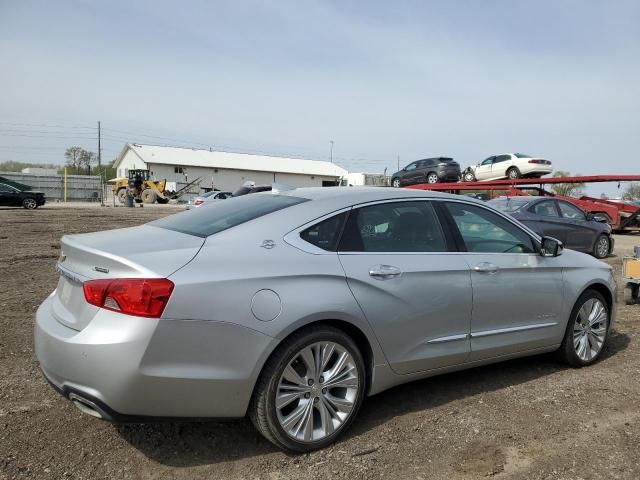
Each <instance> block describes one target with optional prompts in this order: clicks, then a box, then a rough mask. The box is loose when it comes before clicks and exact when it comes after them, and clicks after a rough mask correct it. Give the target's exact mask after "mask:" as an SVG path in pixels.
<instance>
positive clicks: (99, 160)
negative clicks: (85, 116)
mask: <svg viewBox="0 0 640 480" xmlns="http://www.w3.org/2000/svg"><path fill="white" fill-rule="evenodd" d="M100 140H101V138H100V121H99V120H98V168H100V165H101V164H102V149H101V148H100Z"/></svg>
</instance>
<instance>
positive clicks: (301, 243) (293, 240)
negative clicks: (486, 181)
mask: <svg viewBox="0 0 640 480" xmlns="http://www.w3.org/2000/svg"><path fill="white" fill-rule="evenodd" d="M425 201H428V202H455V203H462V204H464V205H470V206H476V207H479V208H483V209H485V210H487V211H488V212H490V213H494V214H496V215H498V216H500V217H502V218H503V219H504V220H506V221H508V222H509V223H510V224H511V225H513V226H514V227H516V228H518V229H520V230H521V231H523V232H524V233H525V234H527V235H528V236H529V237H532V238H533V240H534V241H535V243H536V246H538V247H540V242H541V241H542V237H540V235H538V234H537V233H535V232H534V231H533V230H531V229H529V228H528V227H527V226H526V225H523V224H520V223H518V222H517V220H515V219H514V218H513V217H511V216H509V215H507V214H505V213H503V212H501V211H499V210H496V209H492V208H490V207H487V206H486V205H483V204H482V203H479V202H478V203H476V202H470V201H468V200H466V199H457V198H442V197H404V198H403V197H399V198H398V197H396V198H387V199H384V200H370V201H367V202H362V203H356V204H354V205H351V206H349V207H345V208H341V209H339V210H334V211H333V212H330V213H327V214H325V215H323V216H321V217H317V218H315V219H313V220H310V221H308V222H306V223H305V224H303V225H301V226H299V227H297V228H295V229H293V230H291V231H290V232H289V233H287V234H286V235H285V236H284V237H283V240H284V241H285V242H286V243H287V244H289V245H291V246H292V247H295V248H297V249H298V250H302V251H303V252H306V253H311V254H312V255H335V254H340V255H456V254H463V255H518V256H523V255H530V256H535V257H539V256H540V254H539V253H500V252H448V251H447V252H349V251H340V250H338V251H336V252H332V251H328V250H323V249H322V248H320V247H316V246H315V245H313V244H311V243H309V242H307V241H305V240H303V239H302V238H301V237H300V233H301V232H302V231H303V230H306V229H307V228H309V227H312V226H314V225H316V224H317V223H320V222H322V221H324V220H326V219H328V218H331V217H333V216H335V215H339V214H341V213H344V212H348V211H350V210H353V209H355V208H361V207H368V206H371V205H378V204H383V203H394V202H425ZM435 213H436V216H437V212H435ZM441 228H443V229H444V228H445V226H443V225H441Z"/></svg>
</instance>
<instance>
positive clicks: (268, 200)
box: [149, 194, 307, 237]
mask: <svg viewBox="0 0 640 480" xmlns="http://www.w3.org/2000/svg"><path fill="white" fill-rule="evenodd" d="M306 201H307V199H306V198H298V197H290V196H285V195H273V194H253V195H245V196H242V197H238V198H230V199H228V200H227V201H224V202H211V203H210V204H209V203H208V204H206V206H203V207H201V208H196V209H195V210H188V211H186V212H182V213H178V214H176V215H170V216H168V217H164V218H161V219H160V220H156V221H154V222H150V223H149V225H153V226H154V227H160V228H166V229H167V230H175V231H176V232H181V233H186V234H188V235H195V236H197V237H208V236H209V235H213V234H215V233H218V232H221V231H223V230H226V229H228V228H231V227H235V226H236V225H240V224H241V223H245V222H248V221H250V220H253V219H255V218H258V217H262V216H263V215H268V214H269V213H273V212H276V211H278V210H282V209H283V208H287V207H291V206H293V205H297V204H299V203H302V202H306Z"/></svg>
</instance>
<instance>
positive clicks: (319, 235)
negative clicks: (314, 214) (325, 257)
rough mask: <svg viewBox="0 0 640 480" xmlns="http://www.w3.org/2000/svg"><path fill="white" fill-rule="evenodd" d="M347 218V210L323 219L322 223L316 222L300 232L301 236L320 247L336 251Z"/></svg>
mask: <svg viewBox="0 0 640 480" xmlns="http://www.w3.org/2000/svg"><path fill="white" fill-rule="evenodd" d="M346 218H347V212H344V213H341V214H339V215H335V216H333V217H331V218H328V219H326V220H323V221H322V222H320V223H316V224H315V225H314V226H312V227H309V228H307V229H306V230H304V231H303V232H302V233H301V234H300V238H302V239H303V240H304V241H305V242H309V243H310V244H312V245H315V246H316V247H318V248H321V249H323V250H327V251H329V252H335V251H336V249H337V247H338V240H340V234H341V233H342V227H343V225H344V221H345V220H346Z"/></svg>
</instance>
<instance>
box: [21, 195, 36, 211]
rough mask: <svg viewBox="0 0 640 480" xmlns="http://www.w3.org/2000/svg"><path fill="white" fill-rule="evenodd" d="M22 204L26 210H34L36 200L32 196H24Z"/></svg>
mask: <svg viewBox="0 0 640 480" xmlns="http://www.w3.org/2000/svg"><path fill="white" fill-rule="evenodd" d="M22 206H23V207H24V208H26V209H27V210H35V209H36V208H38V202H36V201H35V200H34V199H33V198H25V199H24V200H23V201H22Z"/></svg>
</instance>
